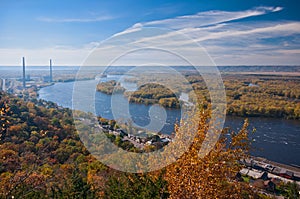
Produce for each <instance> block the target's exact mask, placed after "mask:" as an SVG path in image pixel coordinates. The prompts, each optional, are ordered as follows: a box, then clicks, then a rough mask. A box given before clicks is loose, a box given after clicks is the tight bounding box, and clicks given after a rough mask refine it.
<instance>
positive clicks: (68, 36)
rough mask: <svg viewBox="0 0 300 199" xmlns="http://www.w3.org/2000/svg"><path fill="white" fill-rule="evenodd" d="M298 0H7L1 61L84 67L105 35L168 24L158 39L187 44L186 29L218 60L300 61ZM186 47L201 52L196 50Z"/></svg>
mask: <svg viewBox="0 0 300 199" xmlns="http://www.w3.org/2000/svg"><path fill="white" fill-rule="evenodd" d="M298 7H299V2H298V1H297V0H292V1H285V0H278V1H272V0H266V1H263V2H262V1H259V0H255V1H251V2H248V1H247V2H245V1H237V0H229V1H226V2H224V1H220V0H215V1H209V2H203V1H186V2H181V1H165V2H164V3H161V2H159V1H151V2H135V1H113V2H105V1H96V0H92V1H88V2H87V1H76V3H74V2H72V1H63V2H61V1H50V0H48V1H43V2H39V1H34V0H27V1H19V2H18V3H12V2H11V1H2V2H1V7H0V13H1V14H0V27H1V32H0V65H1V66H19V65H20V63H21V57H23V56H25V57H26V63H27V65H30V66H34V65H35V66H44V65H47V63H48V62H49V59H50V58H52V59H53V60H54V64H55V65H60V66H79V65H81V64H82V63H83V62H84V60H85V58H86V57H87V56H88V55H89V53H90V52H92V50H93V49H94V48H95V47H97V46H98V45H99V44H100V43H101V42H102V41H104V40H106V39H107V38H110V37H112V36H114V37H117V38H118V37H122V36H123V35H126V34H129V35H131V34H132V33H134V32H135V31H139V30H141V29H143V28H150V27H151V28H153V27H155V28H162V29H165V30H166V31H165V32H164V34H162V35H159V37H156V38H155V39H158V40H156V41H162V42H167V43H166V44H167V45H169V46H172V45H173V47H174V46H175V47H176V46H183V45H189V44H188V42H189V41H188V42H187V41H176V42H174V44H173V43H172V41H175V40H174V39H173V40H172V36H174V34H177V33H179V34H184V35H186V36H187V37H189V38H190V39H191V40H190V41H192V42H198V43H199V45H201V46H202V47H203V48H204V49H205V51H207V53H208V54H209V55H210V57H211V58H212V59H213V61H214V62H215V63H216V65H218V66H221V65H224V66H227V65H247V66H249V65H299V63H300V56H299V55H300V48H299V47H300V15H299V14H298V9H297V8H298ZM132 36H134V34H132ZM166 39H169V40H166ZM145 40H149V39H148V38H143V37H142V36H141V35H140V38H139V41H145ZM116 45H122V42H120V43H117V44H116ZM108 47H109V46H102V48H108ZM108 49H109V48H108ZM188 50H189V52H190V53H191V55H193V53H194V55H195V56H197V53H198V51H197V50H195V49H193V48H189V49H188ZM113 53H115V51H109V50H108V51H107V54H108V55H110V54H113ZM143 61H145V60H143ZM146 61H147V60H146ZM151 61H152V60H149V62H151ZM166 63H169V64H171V65H174V63H173V62H172V61H171V60H166ZM97 64H99V65H101V64H102V63H97ZM177 65H180V63H179V64H177Z"/></svg>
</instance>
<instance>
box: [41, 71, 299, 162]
mask: <svg viewBox="0 0 300 199" xmlns="http://www.w3.org/2000/svg"><path fill="white" fill-rule="evenodd" d="M115 78H116V77H114V76H108V77H107V78H106V79H104V81H107V80H110V79H115ZM90 81H93V80H89V81H82V84H84V83H89V82H90ZM73 86H74V82H67V83H56V84H54V85H53V86H49V87H45V88H42V89H40V91H39V98H40V99H44V100H48V101H53V102H56V103H57V104H59V105H61V106H63V107H68V108H72V92H73ZM122 86H123V87H125V88H127V89H128V90H134V89H136V88H135V85H134V84H132V83H126V82H122ZM118 95H119V96H118V98H119V99H120V100H119V101H120V103H118V104H114V106H116V109H118V106H120V107H119V108H121V106H123V104H125V103H128V102H127V99H126V98H124V97H123V95H122V94H118ZM182 98H186V96H185V95H183V96H182ZM82 103H84V98H83V101H82ZM150 108H151V106H146V105H143V104H134V103H131V104H129V111H130V115H131V117H132V120H133V121H134V122H135V123H136V124H138V125H140V126H145V125H147V124H148V123H149V122H150V117H149V113H148V112H149V109H150ZM83 109H84V108H83ZM95 109H96V110H95V112H96V114H98V115H100V116H102V117H105V118H109V119H113V118H114V117H113V114H112V111H111V96H110V95H106V94H103V93H100V92H96V93H95ZM83 111H84V110H83ZM165 113H166V117H167V119H166V123H165V125H164V127H163V129H162V130H161V132H163V133H170V132H172V131H173V126H174V123H175V122H176V121H178V120H180V117H181V111H180V110H176V109H166V111H165ZM157 119H160V118H157ZM243 120H244V118H240V117H229V116H228V117H227V118H226V122H225V127H230V128H231V129H233V130H236V131H238V130H239V129H240V128H241V127H242V124H243ZM249 122H250V126H249V130H251V129H253V128H255V129H256V132H255V133H254V134H252V133H251V134H250V138H251V139H253V141H252V147H253V150H252V151H251V154H252V155H255V156H260V157H265V158H267V159H269V160H273V161H276V162H280V163H284V164H296V165H300V155H299V154H300V122H299V121H293V120H284V119H274V118H249Z"/></svg>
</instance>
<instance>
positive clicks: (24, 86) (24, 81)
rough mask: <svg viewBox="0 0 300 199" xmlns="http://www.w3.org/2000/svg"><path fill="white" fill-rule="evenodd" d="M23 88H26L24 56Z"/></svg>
mask: <svg viewBox="0 0 300 199" xmlns="http://www.w3.org/2000/svg"><path fill="white" fill-rule="evenodd" d="M22 60H23V88H26V79H25V78H26V77H25V57H23V59H22Z"/></svg>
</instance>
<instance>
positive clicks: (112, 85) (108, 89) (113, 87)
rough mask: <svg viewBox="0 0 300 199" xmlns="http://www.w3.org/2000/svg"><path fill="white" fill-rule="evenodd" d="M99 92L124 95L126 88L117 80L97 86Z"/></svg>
mask: <svg viewBox="0 0 300 199" xmlns="http://www.w3.org/2000/svg"><path fill="white" fill-rule="evenodd" d="M96 89H97V91H99V92H102V93H105V94H109V95H111V94H113V93H114V92H115V93H123V92H124V91H125V88H123V87H122V86H121V85H120V83H119V82H117V81H115V80H110V81H108V82H101V83H99V84H98V85H97V88H96Z"/></svg>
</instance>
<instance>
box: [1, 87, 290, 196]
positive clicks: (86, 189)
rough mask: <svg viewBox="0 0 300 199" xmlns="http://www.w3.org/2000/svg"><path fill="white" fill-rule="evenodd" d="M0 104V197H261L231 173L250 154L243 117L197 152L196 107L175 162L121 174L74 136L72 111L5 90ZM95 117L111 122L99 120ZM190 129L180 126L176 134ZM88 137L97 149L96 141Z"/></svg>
mask: <svg viewBox="0 0 300 199" xmlns="http://www.w3.org/2000/svg"><path fill="white" fill-rule="evenodd" d="M0 110H1V120H0V122H1V123H0V126H1V129H0V130H1V131H0V198H124V199H125V198H195V197H201V198H259V197H265V196H262V195H260V194H259V193H258V192H256V191H255V190H254V189H252V188H251V187H250V186H249V183H247V182H243V181H238V180H236V178H235V175H236V173H237V172H238V171H239V170H240V169H241V168H242V165H240V164H238V160H240V159H241V158H246V157H247V156H248V152H249V147H250V141H249V139H248V130H247V124H248V123H247V121H245V124H244V126H243V127H242V129H241V130H240V131H239V132H232V131H229V130H226V129H224V131H223V132H222V134H221V139H220V140H219V141H218V142H217V143H216V145H215V147H214V148H213V149H212V150H211V151H210V152H209V154H208V155H207V156H205V157H204V158H199V157H198V151H199V147H201V143H202V141H203V139H204V137H205V132H206V131H207V129H208V124H207V123H206V121H207V118H209V115H210V114H209V111H208V110H203V111H202V112H201V113H199V114H197V115H195V117H193V119H192V120H191V121H190V122H191V124H193V125H195V124H199V126H201V128H199V129H198V131H197V134H196V137H195V138H194V141H193V144H192V145H191V146H190V147H189V149H188V150H187V151H186V152H185V153H184V154H183V155H182V156H181V157H180V158H179V159H178V160H177V161H176V163H173V164H171V165H169V166H167V167H166V168H164V169H162V170H158V171H153V172H149V173H123V172H120V171H117V170H114V169H112V168H110V167H107V166H105V165H104V164H102V163H101V162H100V161H98V160H97V159H96V158H95V157H94V156H92V155H91V154H90V152H89V151H88V150H87V148H86V147H85V146H84V145H83V143H82V142H81V140H80V138H79V135H78V133H77V130H76V128H75V126H74V121H73V118H72V112H71V110H69V109H65V108H62V107H59V106H57V105H56V104H54V103H51V102H45V101H42V100H32V101H29V100H28V101H24V100H22V99H19V98H17V97H15V96H13V95H9V94H5V93H0ZM98 121H99V122H104V123H105V122H107V124H110V125H113V126H115V125H116V124H113V121H108V120H105V119H102V120H101V118H99V119H98ZM228 131H229V132H228ZM190 133H191V132H190V130H189V128H185V129H184V131H183V133H182V132H177V134H176V136H178V137H179V138H180V137H182V136H183V137H184V136H186V135H189V134H190ZM228 133H229V134H230V135H231V136H230V138H229V139H230V140H232V142H231V144H229V145H228V144H225V143H226V139H227V138H226V137H225V136H222V135H227V134H228ZM91 137H93V136H92V134H91ZM94 139H96V137H94ZM181 140H184V139H181ZM92 141H93V142H94V143H96V146H97V147H100V146H98V145H97V140H92ZM111 141H112V142H113V143H115V144H116V145H118V146H121V147H124V148H126V147H129V148H132V146H131V145H128V143H127V144H126V143H118V139H117V138H116V137H111ZM179 144H180V143H179ZM129 150H130V149H129ZM158 164H159V163H158ZM283 191H285V189H283ZM285 192H286V191H285ZM286 193H287V194H288V192H286Z"/></svg>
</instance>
